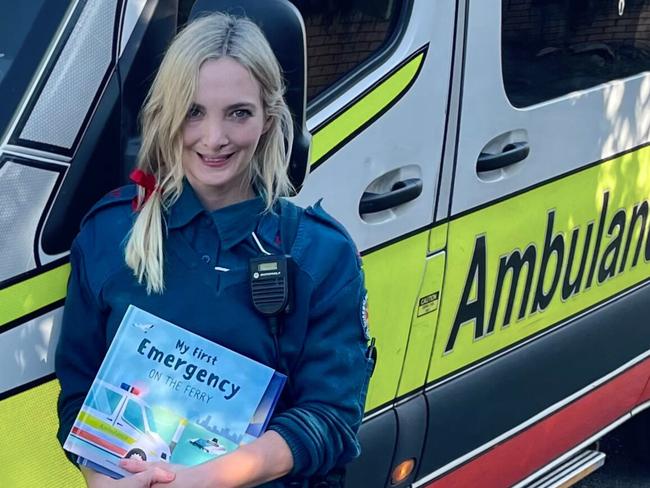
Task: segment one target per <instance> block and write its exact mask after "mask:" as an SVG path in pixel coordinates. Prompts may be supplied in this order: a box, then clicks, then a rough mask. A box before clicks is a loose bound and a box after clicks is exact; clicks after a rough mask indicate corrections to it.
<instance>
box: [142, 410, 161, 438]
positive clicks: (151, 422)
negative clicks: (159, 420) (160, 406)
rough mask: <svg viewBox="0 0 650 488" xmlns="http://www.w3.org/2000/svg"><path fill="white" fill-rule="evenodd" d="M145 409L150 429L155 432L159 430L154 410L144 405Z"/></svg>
mask: <svg viewBox="0 0 650 488" xmlns="http://www.w3.org/2000/svg"><path fill="white" fill-rule="evenodd" d="M144 411H145V413H146V415H147V423H148V424H149V429H151V430H152V431H154V432H158V426H157V425H156V418H155V417H154V415H153V410H151V409H150V408H149V407H144Z"/></svg>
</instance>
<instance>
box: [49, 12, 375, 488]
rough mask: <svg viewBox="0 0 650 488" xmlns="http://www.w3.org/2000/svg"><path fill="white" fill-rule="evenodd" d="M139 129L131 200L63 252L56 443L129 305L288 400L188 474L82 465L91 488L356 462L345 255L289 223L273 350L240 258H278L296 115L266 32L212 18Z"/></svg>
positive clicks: (353, 324) (340, 240)
mask: <svg viewBox="0 0 650 488" xmlns="http://www.w3.org/2000/svg"><path fill="white" fill-rule="evenodd" d="M142 123H143V142H142V148H141V150H140V154H139V161H138V169H139V171H138V172H136V178H135V179H136V180H137V182H138V183H139V188H138V190H136V189H135V187H124V188H122V189H119V190H117V191H115V192H112V193H111V194H109V195H107V196H106V197H105V198H104V199H103V200H101V201H100V202H99V203H98V204H97V205H95V207H94V208H93V209H92V210H91V211H90V212H89V214H88V215H87V216H86V218H85V219H84V223H83V224H82V229H81V231H80V233H79V235H78V236H77V238H76V239H75V241H74V243H73V245H72V248H71V263H72V275H71V278H70V282H69V286H68V296H67V300H66V306H65V311H64V318H63V327H62V332H61V338H60V342H59V347H58V349H57V355H56V371H57V375H58V377H59V380H60V383H61V395H60V398H59V405H58V409H59V418H60V429H59V440H60V442H61V443H63V442H64V441H65V438H66V437H67V435H68V433H69V431H70V428H71V425H72V423H73V422H74V419H75V417H76V415H77V413H78V412H79V409H80V407H81V404H82V403H83V400H84V398H85V395H86V393H87V392H88V389H89V387H90V384H91V383H92V381H93V378H94V376H95V374H96V372H97V370H98V368H99V366H100V363H101V361H102V358H103V356H104V355H105V353H106V350H107V348H108V346H109V345H110V342H111V340H112V338H113V336H114V334H115V332H116V329H117V327H118V325H119V323H120V320H121V319H122V316H123V315H124V313H125V311H126V309H127V307H128V306H129V305H130V304H133V305H135V306H137V307H139V308H142V309H144V310H146V311H149V312H151V313H153V314H155V315H158V316H160V317H162V318H164V319H166V320H169V321H171V322H173V323H175V324H177V325H179V326H181V327H185V328H187V329H188V330H191V331H192V332H195V333H198V334H200V335H202V336H204V337H206V338H207V339H209V340H212V341H214V342H217V343H219V344H221V345H223V346H225V347H228V348H230V349H232V350H235V351H237V352H239V353H241V354H244V355H246V356H248V357H250V358H252V359H254V360H257V361H260V362H262V363H265V364H268V365H270V366H272V367H275V368H276V369H278V368H279V369H283V370H285V372H286V373H287V374H288V377H289V386H290V387H289V388H285V391H284V392H283V395H282V398H281V399H280V402H279V404H278V406H277V408H276V411H275V414H274V416H273V417H272V419H271V421H270V423H269V427H268V429H267V432H265V433H264V434H263V435H262V436H261V437H260V438H259V439H257V440H256V441H254V442H252V443H250V444H248V445H245V446H243V447H240V448H239V449H238V450H236V451H234V452H233V453H230V454H227V455H224V456H222V457H220V458H217V459H215V460H213V461H210V462H207V463H205V464H202V465H199V466H195V467H189V468H183V469H177V468H176V467H173V466H169V465H164V464H160V465H154V464H150V463H146V462H141V461H135V460H125V461H123V467H124V468H125V469H126V470H128V471H131V472H133V473H138V474H136V475H134V476H132V477H128V478H124V479H122V480H119V481H115V480H112V479H110V478H108V477H105V476H103V475H100V474H98V473H95V472H93V471H90V470H87V469H85V468H84V469H82V472H83V474H84V476H85V478H86V480H87V483H88V484H89V486H92V487H99V486H138V487H143V486H152V485H154V484H157V483H162V484H164V486H168V487H172V486H184V487H185V486H187V487H190V486H192V487H194V486H196V487H200V486H211V487H243V486H257V485H260V484H263V483H266V482H269V481H271V480H278V479H280V480H279V481H278V482H276V484H275V485H273V484H270V485H269V486H302V485H301V484H297V485H296V484H293V485H290V484H289V480H290V479H293V480H296V479H298V480H305V479H308V478H311V477H314V476H317V475H322V474H325V473H327V472H329V471H330V470H332V469H333V468H335V467H336V466H341V465H344V464H345V463H347V462H348V461H350V460H351V459H353V458H354V457H356V456H357V455H358V454H359V445H358V441H357V438H356V431H357V429H358V427H359V424H360V421H361V418H362V414H363V403H364V400H365V390H366V387H367V379H368V371H369V367H368V366H369V360H368V359H366V343H367V335H366V332H365V328H364V324H365V319H364V310H363V308H364V306H365V289H364V284H363V274H362V271H361V269H360V260H359V258H358V254H357V252H356V249H355V247H354V244H353V243H352V242H351V240H350V239H349V237H348V236H347V234H346V233H345V231H344V230H343V229H342V228H341V227H340V225H339V224H337V223H336V222H335V221H334V220H333V219H332V218H331V217H329V216H328V215H327V214H326V213H325V212H324V211H323V210H322V209H321V208H320V207H319V206H318V205H317V206H316V207H313V208H309V209H306V210H304V211H303V210H302V209H299V210H298V211H297V212H298V216H299V219H298V224H297V229H296V232H295V239H294V241H293V246H292V247H291V254H292V258H293V261H294V262H295V264H296V266H295V270H294V271H293V273H292V279H293V280H294V289H295V297H294V300H293V307H292V310H291V312H290V313H288V314H287V315H286V316H285V318H284V320H283V330H282V333H281V335H280V338H279V346H278V345H277V344H276V343H275V341H274V338H273V335H272V334H271V332H270V328H269V322H268V320H267V319H266V318H265V317H263V316H262V315H261V314H259V313H257V312H256V311H255V309H254V308H253V304H252V301H251V297H250V285H249V282H248V262H249V259H251V258H254V257H257V256H260V255H262V254H266V253H273V254H282V249H283V243H282V242H281V240H280V236H281V233H280V229H281V227H282V222H283V218H286V216H284V217H283V215H281V207H283V206H280V205H279V204H278V199H279V198H280V197H281V196H283V195H287V194H288V192H289V191H290V188H291V185H290V182H289V180H288V177H287V173H286V170H287V164H288V160H289V154H287V149H286V148H290V147H291V142H292V123H291V116H290V114H289V111H288V108H287V106H286V103H285V101H284V99H283V86H282V79H281V74H280V69H279V66H278V63H277V60H276V59H275V56H274V54H273V52H272V50H271V49H270V47H269V45H268V43H267V41H266V39H265V38H264V36H263V34H262V33H261V32H260V30H259V29H258V28H257V27H256V26H255V24H253V23H252V22H250V21H248V20H246V19H242V18H235V17H230V16H226V15H222V14H214V15H211V16H207V17H204V18H201V19H199V20H197V21H195V22H193V23H192V24H191V25H189V26H188V27H187V28H186V29H184V30H183V31H182V32H181V33H180V34H179V35H178V36H177V38H176V39H175V40H174V42H173V43H172V45H171V46H170V48H169V50H168V52H167V54H166V56H165V58H164V60H163V62H162V64H161V67H160V70H159V72H158V74H157V76H156V79H155V80H154V83H153V85H152V88H151V91H150V93H149V96H148V98H147V101H146V103H145V106H144V108H143V113H142ZM287 205H290V204H287ZM132 206H133V209H132ZM285 208H286V207H285ZM278 350H279V351H281V357H280V359H279V361H278V358H277V357H276V354H277V351H278Z"/></svg>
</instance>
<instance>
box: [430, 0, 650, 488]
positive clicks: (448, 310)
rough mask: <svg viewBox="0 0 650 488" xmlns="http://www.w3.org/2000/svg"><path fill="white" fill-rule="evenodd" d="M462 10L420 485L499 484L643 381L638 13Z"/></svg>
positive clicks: (592, 424) (648, 80)
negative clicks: (456, 114)
mask: <svg viewBox="0 0 650 488" xmlns="http://www.w3.org/2000/svg"><path fill="white" fill-rule="evenodd" d="M465 7H466V9H467V10H466V15H465V43H466V45H465V50H464V52H465V58H464V66H463V70H464V71H463V79H462V88H461V89H462V92H461V98H460V100H459V102H460V120H459V124H458V135H457V153H456V155H455V168H454V185H453V194H452V198H451V207H450V208H451V214H450V216H449V231H448V251H449V252H448V257H447V270H448V273H447V275H446V277H445V284H444V294H443V295H442V302H441V311H440V314H441V315H440V321H439V329H438V332H437V336H436V339H435V347H434V351H433V355H432V358H431V368H430V370H429V374H428V381H429V383H430V388H429V391H428V393H427V396H428V401H429V408H430V410H429V426H428V444H427V446H426V448H425V455H424V461H423V465H424V466H423V467H422V471H421V473H420V474H421V475H422V476H420V477H421V478H423V481H422V483H424V482H425V481H428V482H431V484H430V485H429V484H427V486H452V485H453V486H479V485H481V486H497V485H498V486H512V485H513V484H515V483H516V482H517V481H520V480H521V479H523V478H525V477H526V476H528V475H529V474H530V473H532V472H534V471H535V470H537V469H539V468H540V467H542V466H545V465H546V464H547V463H549V462H550V461H551V460H552V459H555V458H557V457H559V456H560V455H561V454H563V453H564V452H567V451H569V450H570V449H573V448H575V447H576V446H578V445H579V444H580V443H581V442H583V441H585V440H586V439H587V438H588V437H589V436H591V435H593V433H594V432H597V431H598V430H599V429H602V428H604V426H606V425H609V424H610V423H612V422H614V421H615V420H616V419H617V418H619V417H620V416H622V415H624V414H625V413H626V412H628V411H629V410H630V408H631V407H632V406H633V405H634V404H635V402H636V400H637V399H638V397H639V393H640V391H641V389H642V387H643V385H644V384H645V381H646V379H647V373H645V374H644V373H639V370H638V369H634V368H633V367H639V365H641V364H645V363H644V362H643V361H645V359H644V358H645V357H647V351H648V349H649V348H650V333H648V330H647V327H645V324H647V320H646V319H645V318H644V317H646V316H647V314H648V312H650V309H649V306H648V303H650V302H649V301H648V296H649V295H648V293H649V292H648V289H647V286H645V283H646V282H647V281H648V278H649V277H650V270H649V267H648V263H647V261H648V259H649V258H650V254H647V249H648V238H647V232H648V228H649V225H648V222H647V220H648V195H649V194H650V179H648V176H647V163H648V161H649V158H650V152H649V150H650V148H648V142H649V141H650V116H649V114H650V110H649V108H650V73H649V70H650V56H649V54H650V51H648V45H649V43H648V41H650V37H649V36H650V30H649V22H650V18H649V17H648V15H647V14H648V7H649V3H648V2H646V1H618V0H616V1H611V0H596V1H590V2H582V1H577V0H575V1H568V2H566V1H547V2H539V1H534V0H503V1H501V0H477V1H472V0H470V1H469V2H467V3H466V5H465ZM644 253H645V254H644ZM452 270H453V271H452ZM616 374H624V376H623V377H621V378H624V379H622V380H621V381H622V383H621V384H620V388H621V390H620V391H619V392H618V393H617V395H616V397H617V398H616V399H613V398H608V399H607V401H606V403H607V405H608V408H606V409H604V408H600V406H599V405H603V401H604V400H601V401H596V400H594V399H596V398H601V397H599V396H598V395H602V394H604V393H603V392H604V391H605V390H603V389H602V388H603V387H604V386H603V385H604V384H605V383H606V382H607V381H609V380H611V379H612V378H613V377H614V376H615V375H616ZM578 399H581V400H580V401H578ZM561 419H562V420H561ZM564 419H566V420H564ZM532 425H539V427H536V428H532V427H531V426H532ZM433 439H435V442H434V440H433ZM441 445H442V446H447V447H446V448H445V449H441V448H440V446H441ZM513 456H516V458H517V462H510V461H508V462H505V460H506V459H513ZM469 461H471V462H469ZM461 464H462V466H461ZM425 472H426V473H429V475H427V476H428V477H426V478H425V477H424V473H425ZM445 474H447V475H448V476H447V477H446V478H445V477H444V476H445ZM439 478H444V479H445V480H447V481H442V480H441V481H440V483H439V484H437V483H436V482H435V480H437V479H439ZM446 483H448V484H446ZM454 483H456V484H455V485H454ZM493 483H497V484H496V485H495V484H493Z"/></svg>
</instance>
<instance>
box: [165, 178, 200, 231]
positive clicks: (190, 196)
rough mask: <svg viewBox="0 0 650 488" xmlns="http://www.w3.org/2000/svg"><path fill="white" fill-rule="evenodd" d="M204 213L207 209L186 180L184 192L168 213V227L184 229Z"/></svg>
mask: <svg viewBox="0 0 650 488" xmlns="http://www.w3.org/2000/svg"><path fill="white" fill-rule="evenodd" d="M203 212H205V209H204V208H203V205H202V204H201V201H200V200H199V198H198V197H197V196H196V193H194V189H193V188H192V185H190V184H189V183H188V182H187V180H185V181H183V191H182V192H181V194H180V196H179V197H178V200H176V201H175V202H174V204H173V205H172V206H171V208H170V209H169V211H168V215H167V227H168V228H169V229H178V228H180V227H183V226H185V225H187V224H189V223H190V222H191V221H192V220H193V219H194V218H195V217H196V216H197V215H199V214H201V213H203Z"/></svg>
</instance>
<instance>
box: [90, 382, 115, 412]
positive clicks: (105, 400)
mask: <svg viewBox="0 0 650 488" xmlns="http://www.w3.org/2000/svg"><path fill="white" fill-rule="evenodd" d="M121 399H122V395H120V394H119V393H116V392H114V391H113V390H109V389H108V388H102V387H99V388H95V389H94V390H93V393H92V395H91V397H90V407H91V408H94V409H95V410H99V411H100V412H102V413H103V414H105V415H110V414H112V413H113V412H114V411H115V408H116V407H117V405H118V403H120V400H121Z"/></svg>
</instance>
